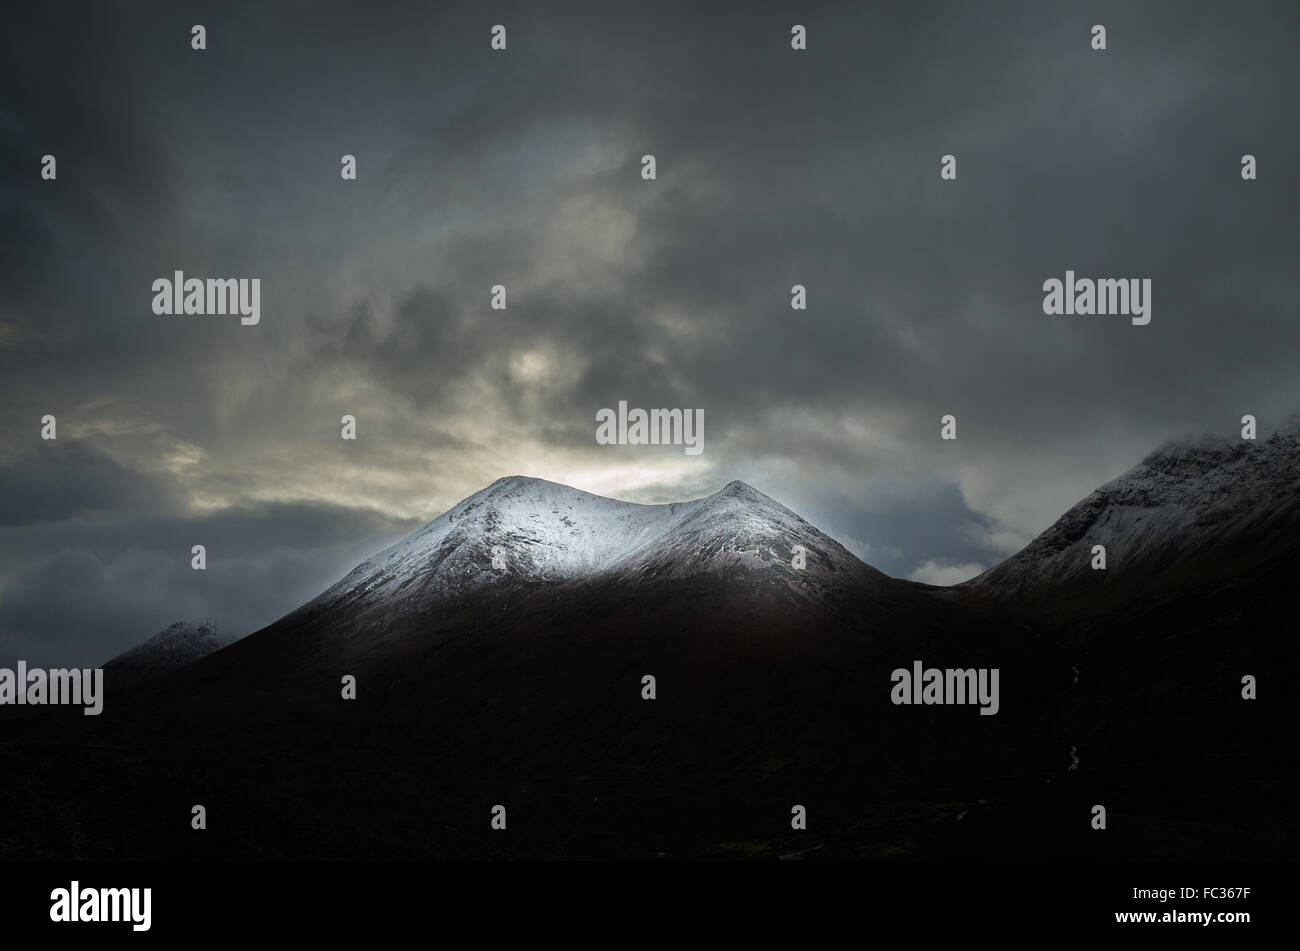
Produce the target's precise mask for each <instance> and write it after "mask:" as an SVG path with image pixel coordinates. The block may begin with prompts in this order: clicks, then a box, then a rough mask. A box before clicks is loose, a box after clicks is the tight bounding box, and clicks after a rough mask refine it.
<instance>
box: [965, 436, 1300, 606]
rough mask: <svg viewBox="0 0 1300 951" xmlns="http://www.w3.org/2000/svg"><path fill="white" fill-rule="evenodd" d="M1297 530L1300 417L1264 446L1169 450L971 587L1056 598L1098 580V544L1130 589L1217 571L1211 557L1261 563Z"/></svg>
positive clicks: (1191, 441) (1198, 440)
mask: <svg viewBox="0 0 1300 951" xmlns="http://www.w3.org/2000/svg"><path fill="white" fill-rule="evenodd" d="M1298 525H1300V415H1298V416H1293V417H1291V419H1290V420H1289V421H1288V422H1287V423H1286V424H1285V425H1284V426H1282V427H1281V428H1280V429H1279V430H1278V431H1277V432H1275V433H1274V434H1273V435H1272V436H1270V437H1269V438H1268V439H1266V440H1261V441H1259V442H1255V441H1253V440H1242V439H1229V438H1224V437H1215V436H1200V437H1194V438H1186V439H1181V440H1176V441H1172V442H1169V443H1166V444H1165V445H1163V446H1161V447H1160V448H1158V449H1156V450H1155V451H1154V452H1152V453H1151V454H1149V455H1148V456H1147V457H1146V458H1145V459H1143V460H1142V462H1140V463H1139V464H1138V465H1136V466H1134V467H1133V468H1132V469H1130V470H1129V471H1128V472H1126V473H1124V474H1123V475H1122V476H1120V477H1119V478H1117V479H1114V480H1112V481H1111V482H1108V483H1106V484H1105V485H1103V486H1101V487H1100V488H1099V489H1097V490H1096V491H1094V492H1093V493H1092V494H1091V495H1089V496H1088V497H1087V498H1085V499H1084V500H1082V501H1081V502H1079V503H1078V504H1077V505H1075V506H1074V507H1073V508H1071V509H1070V510H1069V511H1068V512H1066V513H1065V514H1064V515H1062V516H1061V517H1060V518H1059V519H1058V520H1057V521H1056V523H1055V524H1054V525H1052V526H1051V528H1049V529H1048V530H1047V531H1045V532H1043V533H1042V534H1041V535H1039V536H1038V537H1037V538H1035V539H1034V540H1033V541H1032V542H1030V543H1029V545H1027V546H1026V547H1025V548H1024V549H1022V550H1021V551H1020V552H1018V553H1017V554H1015V555H1013V556H1012V557H1010V558H1008V559H1007V560H1006V561H1003V562H1002V563H1000V564H998V565H996V566H994V567H993V568H990V569H989V570H988V571H986V572H984V573H983V574H982V575H980V576H979V577H977V578H974V579H972V580H971V581H968V582H966V583H965V585H966V586H969V587H970V588H973V589H975V590H978V591H982V592H985V593H994V594H998V595H1006V596H1016V595H1021V594H1027V593H1029V592H1031V591H1035V590H1038V591H1048V592H1054V591H1059V590H1060V586H1062V585H1064V586H1070V585H1073V584H1078V583H1083V582H1085V581H1087V580H1088V579H1089V578H1090V577H1091V576H1092V575H1094V571H1093V569H1092V567H1091V558H1092V554H1091V553H1092V548H1093V546H1094V545H1102V546H1104V547H1105V549H1106V558H1107V571H1108V572H1110V573H1112V574H1116V575H1117V576H1119V577H1123V578H1124V579H1125V580H1126V581H1133V580H1136V579H1137V578H1139V577H1140V578H1142V579H1144V580H1145V581H1148V582H1149V581H1150V580H1151V578H1152V577H1153V576H1154V575H1157V574H1165V573H1173V574H1177V573H1178V572H1180V571H1183V572H1188V571H1191V570H1192V569H1196V570H1198V571H1199V570H1201V569H1202V568H1203V569H1204V570H1205V571H1206V572H1209V573H1213V572H1212V571H1210V568H1207V567H1205V562H1206V561H1207V559H1213V558H1224V557H1233V558H1238V559H1240V558H1249V559H1251V560H1253V561H1260V560H1263V559H1265V558H1267V557H1270V556H1271V553H1272V552H1273V551H1274V550H1276V549H1277V548H1278V546H1285V545H1290V544H1291V543H1292V542H1293V540H1294V538H1295V530H1296V528H1297V526H1298ZM1198 563H1200V564H1198ZM1211 567H1212V566H1211ZM1096 574H1098V575H1099V576H1100V574H1101V573H1100V572H1097V573H1096Z"/></svg>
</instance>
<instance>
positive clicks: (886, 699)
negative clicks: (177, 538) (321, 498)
mask: <svg viewBox="0 0 1300 951" xmlns="http://www.w3.org/2000/svg"><path fill="white" fill-rule="evenodd" d="M1295 456H1296V447H1295V433H1294V431H1293V430H1288V431H1284V432H1282V433H1279V434H1277V435H1275V436H1274V437H1273V438H1272V439H1270V440H1268V441H1267V442H1266V443H1263V444H1260V445H1258V446H1254V445H1248V446H1238V445H1233V444H1228V443H1224V442H1215V441H1195V442H1184V443H1180V444H1176V445H1170V446H1166V447H1162V448H1161V449H1160V450H1158V451H1157V452H1155V453H1153V454H1152V455H1151V456H1149V457H1148V458H1147V459H1146V460H1145V461H1144V462H1143V463H1142V464H1141V465H1139V466H1137V467H1136V468H1135V469H1134V470H1132V471H1131V472H1129V473H1128V474H1126V475H1125V476H1123V477H1121V478H1120V479H1117V480H1115V481H1114V482H1112V483H1110V484H1108V485H1107V486H1103V487H1102V488H1101V489H1099V490H1098V492H1097V493H1094V494H1093V496H1091V497H1090V498H1089V499H1088V500H1085V501H1084V502H1083V503H1081V504H1080V505H1079V506H1076V507H1075V508H1074V509H1072V510H1071V511H1070V512H1069V513H1066V515H1065V516H1064V517H1063V518H1062V519H1061V520H1060V521H1059V522H1058V523H1057V525H1055V526H1053V527H1052V529H1049V531H1048V532H1047V533H1045V534H1044V535H1043V536H1042V537H1041V538H1039V539H1037V540H1035V542H1034V543H1032V544H1031V545H1030V546H1028V547H1027V548H1026V549H1025V551H1023V552H1021V553H1020V554H1019V555H1017V556H1015V557H1013V558H1012V559H1009V560H1008V562H1006V563H1004V564H1003V565H1000V566H998V567H997V568H995V569H993V570H992V571H990V572H987V573H986V574H985V575H983V576H981V577H980V578H977V579H975V580H974V581H972V582H969V583H967V584H964V585H957V586H953V587H950V588H934V587H931V586H927V585H918V584H913V583H910V582H905V581H900V580H896V579H892V578H888V577H886V576H885V575H883V574H881V573H880V572H878V571H876V570H874V569H872V568H870V567H869V566H867V565H865V564H863V563H862V562H860V561H858V560H857V559H856V558H854V557H853V556H852V555H851V554H850V553H849V552H847V551H846V550H845V549H844V548H843V547H842V546H840V545H839V544H838V543H837V542H835V541H834V540H833V539H831V538H829V537H828V536H826V535H825V534H823V533H822V532H820V531H819V530H818V529H816V528H815V527H814V526H812V525H810V524H809V523H807V522H806V521H804V520H803V519H801V518H800V517H799V516H798V515H797V514H795V513H794V512H792V511H790V510H789V509H788V508H786V507H784V506H782V505H781V504H779V503H778V502H776V501H774V500H772V499H771V498H769V497H767V496H766V495H763V494H762V493H761V492H758V491H756V490H755V489H753V488H751V487H750V486H747V485H745V484H744V483H739V482H733V483H730V484H728V485H727V486H725V487H723V488H722V489H721V490H719V491H718V492H716V493H714V494H712V495H709V496H706V497H704V498H700V499H695V500H691V501H684V502H677V503H672V504H668V505H634V504H631V503H625V502H619V501H615V500H611V499H605V498H601V497H599V496H595V495H591V494H589V493H586V492H581V491H579V490H577V489H573V488H570V487H567V486H562V485H558V484H555V483H551V482H545V481H542V480H538V479H527V478H522V477H518V476H516V477H510V478H507V479H502V480H499V481H498V482H495V483H493V484H492V485H490V486H488V487H487V488H486V489H484V490H482V491H480V492H478V493H475V494H474V495H472V496H470V497H469V498H467V499H465V500H464V501H462V502H460V503H459V504H457V505H456V506H453V507H452V508H451V509H450V510H448V511H447V512H446V513H444V514H443V515H441V516H439V517H438V518H436V519H434V520H433V521H432V522H430V523H429V524H428V525H426V526H425V527H424V528H422V529H420V530H419V531H417V532H415V533H413V534H412V535H410V536H409V537H407V538H405V539H403V540H402V541H400V542H398V543H397V544H396V545H393V546H392V547H390V548H388V549H386V550H385V551H383V552H380V553H378V554H376V555H375V556H373V557H371V558H368V559H366V560H365V561H363V562H362V563H361V564H359V565H358V566H357V567H356V568H355V569H353V570H352V571H351V572H349V573H348V574H347V575H346V576H345V577H344V578H343V579H341V580H340V581H339V582H338V583H337V584H335V585H333V586H331V587H330V588H329V589H328V590H326V591H324V592H323V593H322V594H321V595H320V596H318V597H317V598H314V599H313V600H312V601H311V602H309V603H308V604H305V605H303V606H302V607H301V608H299V609H297V610H295V611H293V612H292V613H290V614H288V615H286V616H285V617H283V618H280V619H279V620H277V621H276V622H274V623H273V624H270V625H268V626H267V627H265V628H263V629H262V630H260V631H257V632H255V633H253V634H251V635H249V636H248V637H245V638H243V639H241V640H239V641H238V642H236V643H233V644H230V645H229V646H227V647H225V648H224V649H221V650H218V651H215V652H213V653H210V654H208V655H207V656H205V657H203V658H201V659H199V660H197V661H194V662H193V663H188V664H186V665H185V666H182V667H179V668H177V669H174V670H172V671H170V672H169V673H166V674H163V675H160V676H157V677H154V678H153V679H151V680H149V681H148V682H146V683H143V684H141V685H139V687H138V688H137V689H133V690H129V691H126V692H124V693H123V694H121V696H120V697H118V698H117V699H113V698H110V701H109V703H108V704H107V705H106V708H105V712H104V714H103V715H102V716H100V717H96V718H94V721H95V722H94V723H93V724H91V726H90V729H93V730H94V742H93V743H90V744H87V742H86V730H87V729H88V727H87V726H86V724H85V723H83V721H84V720H86V719H87V718H85V717H83V716H81V715H80V713H79V711H68V715H66V716H44V715H38V713H37V712H34V711H33V710H32V709H31V708H22V709H21V710H19V711H18V712H17V713H16V714H15V715H14V716H13V717H12V718H11V720H10V722H7V723H6V739H5V743H4V744H2V745H0V771H3V772H4V773H5V775H10V776H13V777H14V778H15V782H13V783H8V784H0V856H3V857H11V858H33V857H40V858H50V857H65V858H66V857H79V858H95V857H100V858H102V857H112V858H117V859H120V858H124V857H129V858H162V857H187V858H212V859H221V858H237V857H257V858H298V859H300V858H471V857H472V858H494V857H495V858H564V857H575V858H592V857H606V858H644V859H654V858H656V857H673V858H702V857H714V858H716V857H723V858H725V857H733V858H734V857H745V858H777V857H781V856H787V855H793V854H800V855H801V854H807V855H809V856H810V857H816V858H827V857H840V858H863V857H866V858H892V857H899V856H906V857H916V858H924V857H929V858H937V857H973V856H983V857H990V856H1001V857H1027V856H1032V857H1037V858H1045V857H1046V858H1057V859H1060V858H1070V857H1074V858H1099V857H1112V858H1114V857H1120V858H1125V859H1134V858H1188V857H1225V856H1227V857H1235V858H1242V857H1261V856H1264V857H1278V856H1281V855H1289V854H1293V853H1294V851H1295V847H1296V843H1297V842H1300V823H1298V822H1297V820H1296V818H1295V812H1294V809H1293V808H1292V804H1291V796H1290V792H1291V790H1292V789H1293V788H1294V781H1295V779H1296V778H1297V777H1300V762H1298V761H1297V757H1296V754H1295V743H1294V737H1295V735H1296V732H1297V731H1298V730H1300V703H1297V701H1296V699H1295V693H1294V691H1289V689H1288V687H1287V684H1286V681H1285V676H1286V674H1285V672H1286V671H1289V670H1292V669H1294V668H1295V666H1296V664H1297V663H1300V648H1298V647H1297V645H1298V644H1300V642H1298V641H1297V640H1296V639H1295V638H1291V637H1290V636H1289V634H1287V632H1288V631H1289V630H1290V627H1291V626H1293V619H1294V608H1293V605H1292V594H1291V590H1292V588H1293V587H1294V584H1293V579H1294V576H1295V574H1296V572H1297V570H1300V549H1298V548H1297V543H1296V541H1295V539H1296V537H1297V533H1296V532H1295V527H1296V522H1295V513H1296V506H1295V491H1296V484H1297V482H1296V480H1295V478H1294V474H1295ZM1094 540H1095V541H1094ZM1094 543H1100V544H1105V545H1107V546H1108V554H1109V565H1108V568H1107V570H1106V571H1104V572H1102V571H1097V572H1094V571H1092V570H1091V569H1090V568H1088V567H1087V564H1088V561H1089V557H1090V548H1091V545H1092V544H1094ZM796 546H800V547H802V548H803V549H804V551H805V554H806V559H807V563H806V567H803V568H796V567H795V566H794V564H793V563H792V559H793V558H794V553H795V547H796ZM494 561H495V564H494ZM1077 562H1078V563H1081V564H1082V566H1083V567H1080V564H1078V563H1077ZM917 661H920V662H922V663H923V664H924V665H926V666H927V667H930V668H940V669H942V668H950V669H951V668H962V669H969V668H980V669H985V668H987V669H990V670H992V669H996V670H998V671H999V672H1000V683H1001V685H1002V686H1001V696H1000V704H999V711H998V713H997V714H996V715H995V716H982V715H980V713H979V712H978V710H976V709H975V707H974V706H971V705H969V704H967V705H960V704H958V705H947V704H939V705H920V704H916V705H911V704H907V705H904V704H895V703H894V702H893V699H892V693H893V690H892V685H893V672H894V671H895V670H897V669H898V668H904V669H911V668H912V665H913V664H914V663H915V662H917ZM1246 674H1249V675H1256V676H1258V677H1259V678H1260V698H1261V699H1259V700H1258V701H1247V700H1244V699H1243V697H1242V683H1243V679H1242V678H1243V675H1246ZM353 687H355V693H354V694H353V693H352V692H351V691H352V688H353ZM69 747H75V748H76V749H77V751H78V752H77V755H76V756H68V755H65V754H64V753H63V752H62V751H64V750H67V749H68V748H69ZM88 782H93V784H94V788H95V790H96V795H95V796H85V795H84V794H83V793H82V791H83V790H84V789H85V788H86V786H87V783H88ZM200 797H201V798H200ZM197 801H202V802H204V803H205V804H206V805H207V806H208V807H209V810H210V815H212V816H214V817H217V818H218V819H219V821H217V822H214V823H213V825H212V828H211V829H210V830H209V831H208V832H207V833H205V834H204V835H201V836H196V835H194V834H192V831H191V829H190V827H189V825H188V823H187V822H186V821H184V817H185V816H186V815H187V811H186V810H188V809H189V804H192V803H194V802H197ZM1094 803H1104V804H1106V806H1107V808H1108V810H1109V811H1110V816H1111V825H1110V827H1109V828H1108V830H1107V831H1106V833H1105V834H1104V835H1102V834H1099V833H1096V832H1095V831H1093V830H1092V829H1091V826H1090V824H1089V818H1090V812H1089V810H1090V809H1091V804H1094ZM494 804H504V805H506V806H507V807H508V810H509V816H510V818H509V832H508V833H500V832H494V831H493V830H492V829H491V827H490V826H489V822H488V817H489V810H490V808H491V807H492V806H493V805H494ZM792 804H801V805H804V806H806V807H807V809H808V816H809V825H808V830H807V831H794V830H792V829H791V826H790V815H791V807H792ZM48 815H58V816H59V817H60V819H59V822H57V823H49V822H46V821H44V817H46V816H48ZM175 815H179V816H180V817H181V821H167V822H160V821H159V819H158V817H159V816H175ZM32 830H39V831H38V832H33V831H32ZM810 850H811V851H810Z"/></svg>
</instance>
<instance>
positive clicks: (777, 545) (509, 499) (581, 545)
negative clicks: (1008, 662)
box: [273, 476, 914, 649]
mask: <svg viewBox="0 0 1300 951" xmlns="http://www.w3.org/2000/svg"><path fill="white" fill-rule="evenodd" d="M796 546H798V547H801V548H802V549H803V553H804V560H805V565H804V567H802V568H796V567H794V558H795V551H796ZM669 582H680V583H683V584H686V585H688V586H692V587H693V588H694V589H695V590H696V591H697V593H699V594H701V595H703V594H705V592H706V591H708V592H712V596H715V597H728V598H731V599H732V600H733V601H734V600H736V599H738V598H743V599H746V600H747V601H748V602H749V603H750V606H751V607H754V606H757V604H758V603H759V601H762V602H764V603H770V604H773V605H777V604H779V605H782V606H784V607H785V608H791V607H793V606H794V605H796V604H799V603H803V604H814V603H815V604H822V603H827V602H833V601H835V600H837V599H843V598H845V597H847V596H849V595H850V594H853V593H861V592H867V591H869V592H872V593H874V594H875V595H877V596H878V597H879V598H881V599H883V600H889V599H890V598H899V597H902V598H905V599H906V598H914V595H913V594H912V592H911V591H910V590H909V588H908V586H907V585H906V584H905V583H902V582H898V581H895V580H893V579H890V578H888V577H887V576H885V575H884V574H882V573H881V572H879V571H876V570H875V569H874V568H870V567H868V566H867V565H865V564H863V563H862V562H861V561H859V560H858V559H857V558H856V557H854V556H853V555H852V554H851V553H850V552H849V551H848V550H847V549H845V548H844V547H843V546H842V545H840V544H839V543H838V542H836V541H835V540H834V539H832V538H830V537H829V536H827V535H825V534H823V533H822V532H820V531H819V530H818V529H816V528H815V527H813V526H812V525H810V524H809V523H808V522H806V521H805V520H804V519H802V518H800V517H799V516H798V515H796V514H795V513H794V512H792V511H790V510H789V509H788V508H786V507H785V506H783V505H781V504H780V503H778V502H776V501H774V500H773V499H771V498H769V497H768V496H766V495H764V494H763V493H761V492H759V491H757V490H756V489H754V488H752V487H751V486H748V485H746V484H745V483H743V482H731V483H730V484H728V485H727V486H725V487H724V488H722V489H721V490H719V491H718V492H716V493H714V494H712V495H709V496H706V497H704V498H701V499H696V500H693V501H688V502H674V503H670V504H663V505H640V504H635V503H631V502H620V501H616V500H614V499H607V498H603V497H601V496H598V495H593V494H591V493H588V492H583V491H581V490H578V489H574V488H571V487H569V486H565V485H560V484H558V483H554V482H547V481H545V480H542V479H533V478H527V477H523V476H511V477H508V478H504V479H499V480H498V481H496V482H494V483H492V484H491V485H490V486H488V487H487V488H485V489H483V490H481V491H479V492H476V493H474V494H473V495H471V496H469V497H468V498H466V499H464V500H463V501H461V502H460V503H458V504H457V505H455V506H453V507H452V508H451V509H449V510H448V511H447V512H445V513H443V514H442V515H440V516H438V518H436V519H434V520H433V521H432V522H430V523H429V524H427V525H425V526H424V527H423V528H421V529H419V530H418V531H416V532H414V533H413V534H411V535H409V536H408V537H406V538H404V539H402V540H401V541H399V542H398V543H397V544H395V545H393V546H392V547H390V548H388V549H386V550H384V551H382V552H380V553H378V554H377V555H375V556H374V557H372V558H369V559H367V560H366V561H364V562H362V563H361V564H359V565H358V566H357V567H356V568H354V569H353V570H352V571H351V572H349V573H348V574H347V575H346V576H345V577H344V578H343V579H342V580H341V581H339V582H338V583H337V584H335V585H334V586H332V587H331V588H329V589H328V590H326V591H325V592H323V593H322V594H321V595H320V596H319V597H317V598H315V599H313V600H312V601H311V602H309V603H308V604H306V605H304V606H303V607H302V608H300V609H299V610H297V611H295V612H293V613H292V614H290V615H289V616H288V617H286V618H284V619H283V620H282V621H280V622H277V624H276V625H273V629H274V630H275V631H277V632H285V631H287V630H291V629H297V628H299V627H302V626H304V625H307V626H309V627H311V629H312V630H313V632H314V633H313V638H314V639H316V640H318V641H319V640H321V639H325V640H329V639H330V638H332V637H335V636H337V639H338V640H341V641H346V642H347V643H349V644H351V645H354V646H359V645H362V644H363V643H364V641H365V638H366V636H367V635H369V634H373V635H375V636H379V637H387V636H390V635H392V634H394V633H395V632H397V631H399V630H403V629H405V628H406V627H407V626H409V625H413V624H414V625H420V624H422V623H423V622H424V621H427V620H429V619H434V618H444V617H446V616H447V615H448V614H450V613H454V612H457V611H461V610H464V609H465V608H466V606H467V605H469V604H471V603H479V604H480V605H481V604H482V603H483V601H484V599H485V598H486V599H489V600H490V602H491V608H490V610H491V611H497V610H499V609H501V608H502V607H503V606H505V607H508V606H511V605H517V604H519V603H522V602H524V601H526V600H527V599H528V598H530V597H532V596H534V595H539V594H540V595H543V596H544V597H545V598H547V599H550V600H554V599H556V598H570V597H573V596H574V594H573V591H574V589H582V590H583V591H585V592H587V594H586V595H585V596H587V597H601V596H610V597H616V598H617V599H618V600H621V601H626V602H636V601H637V600H643V599H645V598H647V597H653V591H654V590H656V589H657V588H659V587H662V586H663V585H664V584H666V583H669ZM595 592H604V595H597V594H595ZM319 646H320V645H319V644H317V645H316V646H315V647H314V649H319Z"/></svg>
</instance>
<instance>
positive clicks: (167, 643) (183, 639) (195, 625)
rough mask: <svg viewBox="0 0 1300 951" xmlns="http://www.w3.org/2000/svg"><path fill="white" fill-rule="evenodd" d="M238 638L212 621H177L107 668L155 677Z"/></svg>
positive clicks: (189, 662) (109, 663)
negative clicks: (216, 626) (218, 627)
mask: <svg viewBox="0 0 1300 951" xmlns="http://www.w3.org/2000/svg"><path fill="white" fill-rule="evenodd" d="M237 640H239V637H238V636H237V635H235V634H229V633H227V632H225V631H220V630H217V628H215V627H214V626H213V625H212V624H211V623H209V622H208V621H177V622H176V623H175V624H173V625H171V626H170V627H168V628H167V629H166V630H164V631H160V632H159V633H157V634H155V635H154V636H153V637H151V638H149V640H147V641H145V642H144V643H143V644H140V645H138V646H137V647H133V648H131V649H130V650H129V651H125V652H124V653H121V654H118V655H117V656H116V657H114V658H113V659H112V660H110V661H108V662H107V663H106V664H104V667H105V669H109V670H113V671H115V672H116V673H117V674H119V675H120V674H122V673H126V672H128V671H129V672H130V673H131V674H133V675H139V676H138V677H136V678H135V679H142V678H143V677H154V676H157V675H158V674H163V673H166V672H167V671H170V670H176V669H177V668H179V667H184V666H185V665H186V664H192V663H193V662H194V661H196V660H198V659H199V658H201V657H206V656H207V655H208V654H211V653H212V652H213V651H218V650H221V648H223V647H228V646H229V645H231V644H233V643H235V641H237ZM116 679H117V680H120V679H121V677H120V676H118V677H117V678H116Z"/></svg>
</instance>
